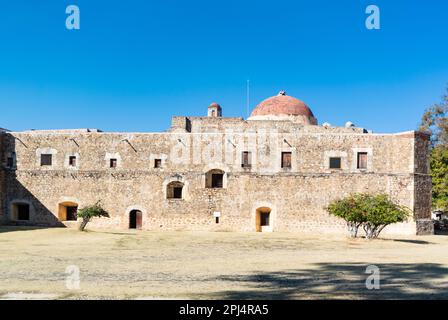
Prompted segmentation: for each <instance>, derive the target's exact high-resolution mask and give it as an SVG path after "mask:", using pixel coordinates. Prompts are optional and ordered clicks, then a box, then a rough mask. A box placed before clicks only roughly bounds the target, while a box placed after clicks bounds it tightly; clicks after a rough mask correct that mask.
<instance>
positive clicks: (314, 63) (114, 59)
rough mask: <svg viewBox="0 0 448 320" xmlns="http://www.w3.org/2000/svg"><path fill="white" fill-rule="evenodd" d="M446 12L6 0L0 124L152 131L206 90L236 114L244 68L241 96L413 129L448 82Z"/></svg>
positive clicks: (325, 116)
mask: <svg viewBox="0 0 448 320" xmlns="http://www.w3.org/2000/svg"><path fill="white" fill-rule="evenodd" d="M70 4H75V5H78V6H79V8H80V11H81V29H80V30H76V31H74V30H67V29H66V28H65V19H66V16H67V15H66V13H65V8H66V6H68V5H70ZM369 4H376V5H377V6H378V7H379V8H380V9H381V30H367V29H366V28H365V25H364V22H365V19H366V16H367V15H366V14H365V13H364V11H365V8H366V6H367V5H369ZM447 14H448V2H447V1H445V0H427V1H416V0H412V1H411V0H407V1H402V0H393V1H391V0H387V1H379V0H372V1H356V0H340V1H330V0H327V1H323V0H316V1H298V0H291V1H281V0H276V1H273V0H271V1H264V0H257V1H244V0H225V1H212V0H208V1H197V0H188V1H182V2H181V1H171V0H168V1H167V0H164V1H152V0H146V1H144V0H141V1H137V0H127V1H110V0H109V1H96V0H70V1H62V0H46V1H32V0H28V1H21V0H15V1H5V0H2V1H1V2H0V36H1V38H0V39H1V40H0V127H6V128H9V129H12V130H24V129H30V128H35V129H56V128H80V127H89V128H100V129H103V130H106V131H162V130H165V129H167V128H168V127H169V124H170V118H171V116H172V115H192V116H193V115H204V114H205V113H206V108H207V106H208V105H209V104H210V103H211V102H213V101H216V102H218V103H220V104H221V106H222V107H223V113H224V115H225V116H243V117H246V116H247V114H246V81H247V80H248V79H250V83H251V108H253V107H255V106H256V104H257V103H259V102H261V101H262V100H263V99H265V98H267V97H269V96H272V95H275V94H277V93H278V91H279V90H286V91H287V93H288V94H289V95H292V96H295V97H297V98H299V99H301V100H303V101H305V102H306V103H307V104H308V105H309V106H310V107H311V109H312V110H313V112H314V114H315V115H316V117H317V118H318V120H319V122H320V123H323V122H330V123H331V124H334V125H343V124H344V123H345V122H346V121H348V120H350V121H352V122H354V123H355V124H357V125H359V126H363V127H366V128H369V129H373V130H374V131H375V132H394V131H404V130H412V129H415V128H416V127H417V125H418V122H419V119H420V116H421V114H422V112H423V109H424V108H425V107H426V106H428V105H431V104H432V103H435V102H438V101H439V100H440V97H441V95H442V94H443V93H444V90H445V86H446V85H447V84H448V54H447V53H448V41H447V34H448V26H447V25H446V15H447Z"/></svg>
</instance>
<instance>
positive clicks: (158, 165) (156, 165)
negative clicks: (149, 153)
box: [154, 159, 162, 168]
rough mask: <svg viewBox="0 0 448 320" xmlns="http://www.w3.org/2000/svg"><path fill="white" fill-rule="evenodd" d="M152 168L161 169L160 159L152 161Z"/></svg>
mask: <svg viewBox="0 0 448 320" xmlns="http://www.w3.org/2000/svg"><path fill="white" fill-rule="evenodd" d="M154 168H162V159H154Z"/></svg>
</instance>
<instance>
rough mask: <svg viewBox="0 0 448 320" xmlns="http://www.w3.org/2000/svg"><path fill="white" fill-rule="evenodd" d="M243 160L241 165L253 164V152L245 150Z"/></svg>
mask: <svg viewBox="0 0 448 320" xmlns="http://www.w3.org/2000/svg"><path fill="white" fill-rule="evenodd" d="M241 160H242V161H241V167H243V168H250V167H251V166H252V153H251V152H249V151H243V154H242V159H241Z"/></svg>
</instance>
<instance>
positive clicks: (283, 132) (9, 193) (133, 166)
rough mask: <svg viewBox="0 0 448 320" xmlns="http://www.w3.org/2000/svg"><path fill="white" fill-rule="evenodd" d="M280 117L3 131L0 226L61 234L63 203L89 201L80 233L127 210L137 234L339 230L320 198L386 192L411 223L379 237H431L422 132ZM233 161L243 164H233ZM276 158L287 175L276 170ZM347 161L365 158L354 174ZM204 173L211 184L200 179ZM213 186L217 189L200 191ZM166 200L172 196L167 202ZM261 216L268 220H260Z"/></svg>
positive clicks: (122, 219) (126, 219) (115, 224)
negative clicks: (95, 210) (407, 211)
mask: <svg viewBox="0 0 448 320" xmlns="http://www.w3.org/2000/svg"><path fill="white" fill-rule="evenodd" d="M300 108H303V106H302V105H300ZM217 110H218V109H217ZM274 113H275V111H274ZM210 114H213V115H215V114H216V116H210ZM310 114H311V115H312V113H311V112H310ZM297 115H298V116H300V117H302V118H303V117H305V116H307V115H306V114H305V113H303V112H302V113H301V114H299V113H297ZM291 116H294V113H293V114H292V115H291V114H288V117H287V118H284V119H282V118H281V117H279V116H277V115H276V117H275V119H274V120H272V116H270V118H269V119H266V120H263V119H259V118H257V119H256V120H250V119H248V120H243V119H242V118H225V117H221V116H220V109H219V112H217V113H213V111H210V109H209V116H208V117H173V119H172V126H171V128H170V130H168V131H167V132H163V133H106V132H100V131H98V130H88V129H84V130H54V131H24V132H7V133H4V134H3V135H2V136H1V139H0V146H1V148H0V150H1V152H2V154H1V157H2V158H1V159H2V164H3V165H2V170H1V171H0V179H1V180H0V181H2V183H1V184H0V186H1V189H0V194H1V195H3V199H2V204H3V205H2V208H3V210H2V211H0V214H1V215H2V221H3V222H6V223H23V224H34V225H48V226H58V225H68V226H70V225H74V224H75V223H76V222H75V221H61V220H66V216H67V208H66V206H77V207H83V206H85V205H90V204H94V203H95V202H96V201H98V200H101V201H102V204H103V206H104V208H105V209H106V210H107V211H109V213H110V214H111V217H110V218H101V219H95V220H93V221H92V224H91V226H92V227H107V228H129V226H130V219H134V218H130V217H131V215H132V214H134V213H135V212H136V211H138V212H139V214H140V215H141V228H143V229H148V230H156V229H157V230H158V229H169V230H180V229H187V230H239V231H256V230H262V229H263V230H267V231H298V232H308V231H318V232H343V229H344V228H345V225H344V223H343V221H341V220H339V219H337V218H334V217H332V216H330V215H329V214H328V213H327V212H326V211H325V207H326V206H327V205H328V203H329V202H330V201H331V200H333V199H337V198H341V197H343V196H345V195H347V194H349V193H352V192H386V193H388V194H390V195H391V197H392V198H393V199H395V200H397V201H399V202H400V203H401V204H403V205H406V206H408V207H409V208H411V209H412V210H413V211H414V215H415V217H414V219H412V220H411V221H409V222H407V223H403V224H397V225H394V226H390V227H388V228H387V230H386V232H392V233H401V234H416V233H417V232H425V233H430V232H431V226H429V224H428V223H427V220H426V222H425V219H430V216H431V215H430V210H431V207H430V206H431V180H430V177H429V175H428V163H427V147H428V136H427V135H426V134H422V133H419V132H413V131H411V132H403V133H397V134H373V133H370V132H367V131H366V130H365V129H362V128H357V127H353V126H347V127H331V126H319V125H314V123H317V120H315V119H314V118H312V119H311V120H312V121H308V122H309V123H306V124H301V123H298V122H297V121H291V120H290V118H291ZM244 152H250V163H246V165H244V166H243V165H242V164H243V162H244V159H243V157H244V155H243V153H244ZM283 153H288V155H285V157H290V166H289V165H286V166H284V167H282V164H283V161H284V160H283V157H284V155H282V154H283ZM289 153H290V155H289ZM359 154H365V157H366V158H365V159H366V162H365V167H363V168H358V166H359V161H360V160H359V157H360V155H359ZM42 155H51V164H50V165H48V164H45V165H42V161H43V160H42ZM8 157H9V158H10V159H9V160H8ZM11 158H14V160H11ZM330 158H337V159H339V163H340V168H332V169H330V167H329V159H330ZM285 159H286V158H285ZM8 161H9V163H8ZM12 162H14V163H13V166H12V167H11V164H12ZM285 163H286V162H285ZM211 170H215V171H213V172H222V176H219V174H218V177H212V176H211V175H212V174H211V173H210V172H212V171H211ZM215 178H216V179H218V180H217V181H218V182H217V183H218V187H216V185H215V187H212V188H211V187H209V186H208V184H209V183H213V182H210V181H211V180H210V179H212V180H213V179H215ZM219 179H221V180H219ZM209 180H210V181H209ZM172 183H175V186H180V187H181V191H179V190H177V191H175V190H174V189H172V187H171V186H172V185H173V184H172ZM170 188H171V189H170ZM173 190H174V191H173ZM176 192H181V196H180V197H179V198H176V197H174V198H173V197H172V194H176ZM179 194H180V193H179ZM179 194H178V195H179ZM21 203H22V204H26V205H28V206H29V219H27V220H25V221H24V220H20V221H17V213H16V211H17V208H16V207H15V206H16V204H21ZM61 208H62V209H61ZM260 208H261V209H260ZM260 210H261V211H260ZM263 210H264V211H266V212H267V213H268V218H266V217H265V218H262V217H261V215H262V212H264V211H263ZM61 212H62V213H61ZM132 212H134V213H132ZM260 219H268V220H265V221H264V222H260ZM420 221H422V223H421V225H420ZM134 222H135V221H134ZM138 223H140V222H138ZM131 224H132V223H131ZM260 224H264V225H263V226H262V227H261V225H260ZM138 227H140V225H139V226H138Z"/></svg>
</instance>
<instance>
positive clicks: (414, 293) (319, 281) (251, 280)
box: [211, 263, 448, 300]
mask: <svg viewBox="0 0 448 320" xmlns="http://www.w3.org/2000/svg"><path fill="white" fill-rule="evenodd" d="M376 266H377V267H378V268H379V270H380V289H379V290H368V289H367V288H366V279H367V277H369V276H371V273H366V268H367V265H366V264H358V263H353V264H330V263H319V264H315V267H314V268H312V269H304V270H296V271H285V272H271V273H259V274H253V275H237V276H225V277H220V278H218V279H215V280H220V281H229V282H235V283H236V284H237V285H239V286H246V287H247V288H245V289H241V290H238V291H221V292H216V293H215V294H213V295H212V297H211V298H212V299H235V300H239V299H272V300H277V299H278V300H286V299H310V298H312V299H344V298H345V299H347V298H352V299H353V298H354V299H447V298H448V279H447V277H446V275H447V274H448V268H446V267H444V266H443V265H440V264H436V263H423V264H376ZM369 283H370V282H369Z"/></svg>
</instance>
